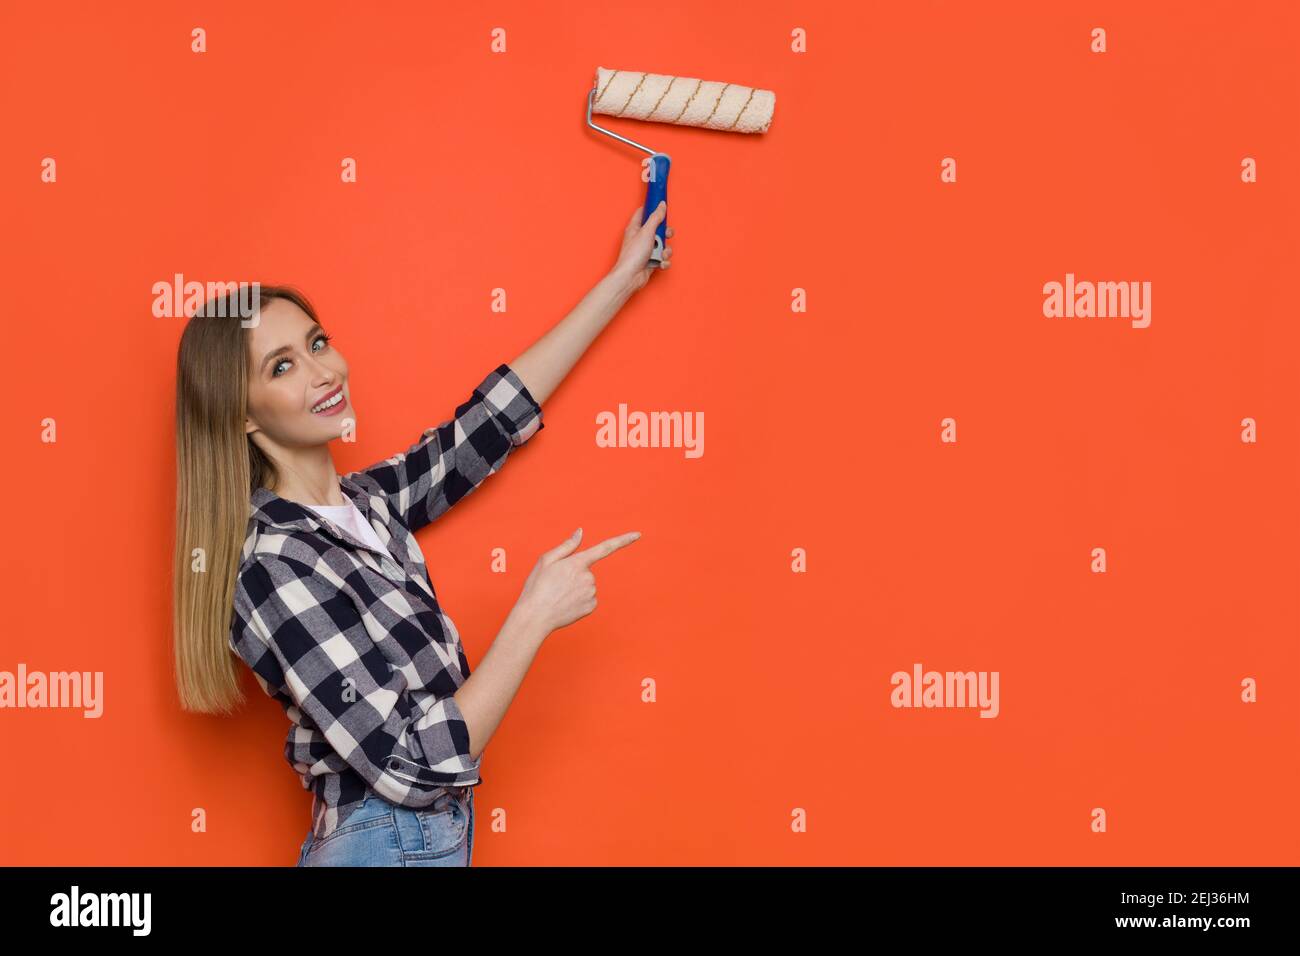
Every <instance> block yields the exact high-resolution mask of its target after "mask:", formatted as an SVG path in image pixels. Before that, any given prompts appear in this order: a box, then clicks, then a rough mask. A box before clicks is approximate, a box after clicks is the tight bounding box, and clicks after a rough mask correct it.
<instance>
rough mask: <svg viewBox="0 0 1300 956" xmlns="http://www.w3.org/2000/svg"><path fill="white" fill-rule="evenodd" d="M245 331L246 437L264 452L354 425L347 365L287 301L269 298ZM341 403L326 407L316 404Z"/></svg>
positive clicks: (324, 438) (309, 442) (325, 437)
mask: <svg viewBox="0 0 1300 956" xmlns="http://www.w3.org/2000/svg"><path fill="white" fill-rule="evenodd" d="M260 314H261V320H260V321H259V322H258V324H257V325H255V326H253V327H252V328H250V329H249V336H248V340H249V362H250V370H249V374H248V418H247V428H246V430H247V432H248V433H249V434H258V433H260V434H258V437H256V438H254V441H256V442H257V443H258V445H259V446H260V447H261V448H262V449H263V450H266V447H267V443H268V442H269V443H270V444H271V446H272V448H278V449H294V448H307V447H313V446H316V445H321V444H324V443H326V442H328V441H330V440H331V439H335V438H338V437H339V435H340V434H341V432H342V431H343V425H344V423H345V422H348V423H354V422H355V419H356V416H355V415H354V414H353V411H352V401H351V396H350V395H349V394H348V363H347V362H345V361H344V360H343V356H342V355H341V354H340V353H339V352H338V351H337V350H336V349H334V348H332V347H331V346H330V343H329V342H328V341H327V339H326V336H325V330H324V329H322V328H321V327H320V326H318V325H317V324H316V323H315V322H313V321H312V318H311V316H309V315H308V314H307V313H306V312H304V311H303V310H302V309H300V308H298V306H296V305H294V304H293V303H292V302H290V301H289V300H288V299H280V298H275V299H271V300H270V301H269V302H268V303H267V304H266V305H265V306H263V307H262V308H261V310H260ZM336 392H337V393H338V394H339V396H341V398H339V400H338V401H336V402H334V403H333V404H332V405H330V406H329V407H326V408H324V409H321V408H320V404H321V403H322V402H324V401H325V400H327V399H330V398H332V397H335V393H336Z"/></svg>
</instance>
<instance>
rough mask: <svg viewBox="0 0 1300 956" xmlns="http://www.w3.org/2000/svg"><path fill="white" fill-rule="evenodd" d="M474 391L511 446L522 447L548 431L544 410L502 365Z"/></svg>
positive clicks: (508, 369) (508, 368)
mask: <svg viewBox="0 0 1300 956" xmlns="http://www.w3.org/2000/svg"><path fill="white" fill-rule="evenodd" d="M475 391H476V392H477V393H478V394H480V395H482V396H483V404H484V405H485V406H486V407H487V409H488V411H489V412H491V413H492V417H493V418H495V419H496V421H497V422H498V423H499V424H500V425H501V428H502V430H503V431H504V432H505V434H506V436H507V437H508V438H509V439H510V444H512V445H522V444H523V443H524V442H526V441H528V439H530V438H532V437H533V436H534V435H536V434H537V433H538V432H539V431H541V430H542V429H543V428H545V427H546V425H545V424H544V423H543V422H542V406H541V405H539V404H538V403H537V402H536V401H535V400H534V399H533V395H532V393H531V392H529V391H528V387H527V386H526V385H524V382H523V379H521V378H520V377H519V376H518V374H516V373H515V370H514V369H512V368H511V367H510V366H509V365H508V364H506V363H504V362H503V363H501V364H500V365H498V366H497V367H496V368H495V369H493V370H492V371H491V372H489V373H488V375H487V377H486V378H485V379H483V381H482V382H480V383H479V385H478V388H476V389H475Z"/></svg>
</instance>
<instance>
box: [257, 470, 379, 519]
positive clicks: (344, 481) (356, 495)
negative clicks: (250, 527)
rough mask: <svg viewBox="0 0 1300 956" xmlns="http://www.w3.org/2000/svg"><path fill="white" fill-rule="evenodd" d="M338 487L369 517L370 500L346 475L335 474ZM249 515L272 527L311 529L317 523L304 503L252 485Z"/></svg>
mask: <svg viewBox="0 0 1300 956" xmlns="http://www.w3.org/2000/svg"><path fill="white" fill-rule="evenodd" d="M339 490H340V491H341V492H343V496H344V497H345V498H346V499H348V500H349V501H351V502H352V503H353V504H355V505H356V506H357V509H358V510H359V511H360V512H361V514H362V515H364V516H365V518H366V520H367V521H369V520H370V500H369V495H368V494H367V493H366V491H365V490H364V489H363V488H362V487H361V486H360V485H358V484H357V483H356V482H355V481H353V480H352V479H351V478H349V477H348V476H347V475H339ZM249 516H250V517H251V518H252V519H253V520H254V521H257V522H259V523H261V524H264V525H268V526H270V527H273V528H297V529H298V530H300V531H315V530H316V529H317V528H319V527H320V525H321V520H320V515H318V514H317V513H316V512H314V511H312V510H311V509H310V508H308V507H306V506H305V505H300V504H299V503H298V502H296V501H290V500H289V499H288V498H281V497H280V496H279V495H277V494H276V493H275V492H274V491H271V490H269V489H267V488H256V489H254V490H253V494H252V496H251V497H250V499H249Z"/></svg>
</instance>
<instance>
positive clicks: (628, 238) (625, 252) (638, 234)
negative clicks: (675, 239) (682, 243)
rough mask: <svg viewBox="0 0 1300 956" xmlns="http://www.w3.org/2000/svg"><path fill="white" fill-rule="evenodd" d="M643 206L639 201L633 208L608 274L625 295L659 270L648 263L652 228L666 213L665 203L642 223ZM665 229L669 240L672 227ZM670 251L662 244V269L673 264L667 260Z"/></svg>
mask: <svg viewBox="0 0 1300 956" xmlns="http://www.w3.org/2000/svg"><path fill="white" fill-rule="evenodd" d="M644 208H645V206H644V204H642V205H640V206H637V207H636V209H635V210H633V212H632V218H631V219H630V220H628V224H627V228H625V229H624V230H623V248H622V249H620V250H619V253H618V262H616V263H614V268H613V269H611V270H610V273H609V274H610V277H611V278H613V279H614V280H615V281H616V282H617V283H618V284H619V287H620V288H622V289H623V290H624V291H626V292H627V294H628V295H631V294H632V293H633V292H636V291H637V290H638V289H640V288H642V287H643V286H645V284H646V283H647V282H649V281H650V277H651V276H652V275H654V274H655V273H656V272H658V271H659V267H658V266H657V265H654V264H653V263H651V262H650V253H651V252H652V251H653V250H654V247H655V230H656V229H658V228H659V223H661V222H663V221H664V216H666V215H668V203H667V202H661V203H659V205H658V207H657V208H656V209H655V211H654V212H652V213H651V214H650V218H649V219H647V220H646V221H645V223H644V225H643V224H642V223H641V213H642V211H643V210H644ZM664 232H665V234H666V235H667V237H668V238H669V239H671V238H672V236H673V227H672V226H669V227H668V228H667V229H666V230H664ZM672 254H673V247H672V246H669V245H666V244H665V246H664V268H668V266H670V265H672V262H670V261H669V260H670V259H671V258H672Z"/></svg>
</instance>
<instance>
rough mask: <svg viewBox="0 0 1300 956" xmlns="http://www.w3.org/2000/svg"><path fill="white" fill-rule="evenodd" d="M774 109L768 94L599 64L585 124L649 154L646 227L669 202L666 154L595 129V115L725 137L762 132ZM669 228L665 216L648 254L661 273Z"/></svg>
mask: <svg viewBox="0 0 1300 956" xmlns="http://www.w3.org/2000/svg"><path fill="white" fill-rule="evenodd" d="M775 108H776V94H775V93H773V92H772V91H771V90H756V89H754V88H752V87H749V86H740V85H739V84H736V83H721V82H718V81H716V80H696V79H692V78H688V77H684V76H665V75H663V74H661V73H637V72H634V71H631V70H607V69H605V68H604V67H603V66H602V67H597V68H596V82H595V83H594V84H593V85H592V88H591V91H590V92H589V93H588V94H587V125H588V126H590V127H591V128H592V129H594V130H596V131H598V132H601V133H604V134H605V135H607V136H612V137H614V138H615V139H616V140H618V141H619V142H622V143H627V144H628V145H629V146H635V147H636V148H637V149H639V150H642V151H643V152H646V153H649V154H650V160H649V177H648V179H647V181H646V193H645V208H644V209H643V210H642V212H641V222H642V223H644V222H645V221H646V220H647V219H649V218H650V214H651V213H652V212H654V211H655V209H657V208H658V206H659V203H660V201H665V202H666V201H667V199H668V168H669V166H670V165H671V162H672V161H671V159H670V158H669V157H668V155H667V154H666V153H661V152H659V151H658V150H653V149H651V148H650V147H649V146H642V145H641V144H640V143H637V142H634V141H633V140H630V139H628V138H627V137H625V136H620V135H619V134H618V133H615V132H614V131H613V130H608V129H605V128H604V127H603V126H597V125H596V124H595V123H593V122H592V121H591V114H592V113H593V112H594V113H603V114H605V115H607V116H620V117H623V118H625V119H637V120H643V121H645V122H647V123H674V124H676V125H678V126H699V127H701V128H703V129H715V130H724V131H726V132H729V133H766V132H767V128H768V127H769V126H770V125H771V124H772V111H773V110H774V109H775ZM643 162H644V161H643ZM667 229H668V216H667V215H665V216H664V219H663V222H661V223H659V228H658V229H656V230H655V245H654V250H653V251H652V252H651V253H650V261H651V262H653V263H654V264H655V265H656V266H658V267H659V268H660V269H662V268H663V267H664V260H663V254H664V243H665V242H666V240H667Z"/></svg>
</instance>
